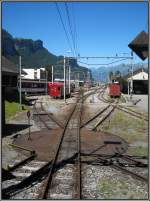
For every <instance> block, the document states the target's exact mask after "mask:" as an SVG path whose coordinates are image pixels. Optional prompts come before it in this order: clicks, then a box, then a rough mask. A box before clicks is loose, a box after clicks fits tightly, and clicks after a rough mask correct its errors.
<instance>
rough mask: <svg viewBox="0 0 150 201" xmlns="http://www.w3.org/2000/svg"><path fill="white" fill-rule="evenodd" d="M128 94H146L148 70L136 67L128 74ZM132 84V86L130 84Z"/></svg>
mask: <svg viewBox="0 0 150 201" xmlns="http://www.w3.org/2000/svg"><path fill="white" fill-rule="evenodd" d="M127 81H128V94H130V93H131V92H132V88H133V94H148V71H146V70H145V69H143V68H142V69H138V70H136V71H134V72H133V76H132V75H128V78H127ZM132 85H133V86H132Z"/></svg>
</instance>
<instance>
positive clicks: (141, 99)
mask: <svg viewBox="0 0 150 201" xmlns="http://www.w3.org/2000/svg"><path fill="white" fill-rule="evenodd" d="M124 97H125V98H126V100H129V101H127V104H129V105H131V106H134V107H135V108H137V110H139V111H141V112H145V113H148V95H133V96H132V99H131V100H130V96H128V95H124ZM137 101H138V102H137ZM136 102H137V103H136ZM134 103H136V105H134Z"/></svg>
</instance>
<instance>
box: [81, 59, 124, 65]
mask: <svg viewBox="0 0 150 201" xmlns="http://www.w3.org/2000/svg"><path fill="white" fill-rule="evenodd" d="M124 60H127V58H125V59H121V60H118V61H113V62H111V63H105V64H88V63H85V62H81V61H78V62H79V63H83V64H86V65H88V66H92V65H93V66H99V65H103V66H104V65H105V66H106V65H110V64H113V63H117V62H120V61H124Z"/></svg>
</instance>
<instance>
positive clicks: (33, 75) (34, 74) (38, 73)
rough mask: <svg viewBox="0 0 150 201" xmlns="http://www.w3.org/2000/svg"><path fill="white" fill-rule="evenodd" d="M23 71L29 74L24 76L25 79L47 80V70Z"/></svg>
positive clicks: (26, 69) (27, 69)
mask: <svg viewBox="0 0 150 201" xmlns="http://www.w3.org/2000/svg"><path fill="white" fill-rule="evenodd" d="M23 71H24V72H25V73H27V74H26V75H24V76H22V78H23V79H32V80H33V79H39V80H41V79H46V71H45V68H39V69H33V68H23Z"/></svg>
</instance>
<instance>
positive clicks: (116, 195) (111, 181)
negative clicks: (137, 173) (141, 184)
mask: <svg viewBox="0 0 150 201" xmlns="http://www.w3.org/2000/svg"><path fill="white" fill-rule="evenodd" d="M97 190H98V191H100V193H101V194H102V195H103V199H147V192H146V191H145V190H144V189H141V188H137V186H136V184H135V185H134V184H133V185H132V184H130V183H129V182H127V181H125V180H122V179H116V178H110V177H109V176H106V177H103V178H101V179H100V182H99V184H98V187H97Z"/></svg>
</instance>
